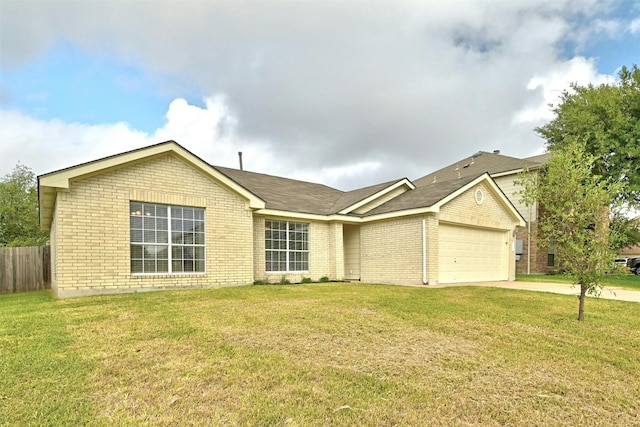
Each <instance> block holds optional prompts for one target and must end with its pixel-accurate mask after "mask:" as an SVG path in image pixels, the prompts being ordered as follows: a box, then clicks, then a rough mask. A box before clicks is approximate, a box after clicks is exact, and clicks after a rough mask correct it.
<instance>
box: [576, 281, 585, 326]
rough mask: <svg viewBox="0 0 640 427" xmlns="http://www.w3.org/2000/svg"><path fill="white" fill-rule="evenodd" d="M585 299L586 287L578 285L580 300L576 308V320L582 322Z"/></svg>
mask: <svg viewBox="0 0 640 427" xmlns="http://www.w3.org/2000/svg"><path fill="white" fill-rule="evenodd" d="M586 298H587V287H586V286H585V285H580V296H579V297H578V299H579V300H580V304H579V306H578V320H579V321H582V320H584V300H585V299H586Z"/></svg>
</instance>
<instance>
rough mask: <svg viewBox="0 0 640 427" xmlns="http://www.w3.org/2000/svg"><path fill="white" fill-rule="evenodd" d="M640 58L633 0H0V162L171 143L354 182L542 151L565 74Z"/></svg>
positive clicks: (604, 73) (37, 165) (3, 169)
mask: <svg viewBox="0 0 640 427" xmlns="http://www.w3.org/2000/svg"><path fill="white" fill-rule="evenodd" d="M633 64H638V65H640V1H637V0H633V1H630V0H617V1H608V0H485V1H481V0H478V1H472V0H446V1H445V0H442V1H402V0H399V1H398V0H396V1H380V0H378V1H339V2H338V1H293V0H288V1H270V0H266V1H260V2H258V1H195V0H194V1H183V2H179V1H149V0H147V1H142V0H141V1H127V0H112V1H95V0H94V1H64V0H56V1H35V0H19V1H14V0H0V176H4V175H6V174H7V173H9V172H11V170H12V169H13V168H14V166H15V165H16V164H17V163H18V162H20V163H22V164H23V165H26V166H28V167H29V168H31V169H32V170H33V171H34V172H35V173H36V174H38V175H39V174H44V173H48V172H52V171H55V170H59V169H62V168H65V167H69V166H73V165H76V164H79V163H82V162H87V161H91V160H95V159H98V158H101V157H106V156H110V155H113V154H118V153H121V152H125V151H129V150H133V149H137V148H140V147H145V146H149V145H152V144H156V143H159V142H163V141H166V140H175V141H176V142H178V143H179V144H181V145H182V146H184V147H185V148H186V149H188V150H190V151H191V152H193V153H194V154H196V155H197V156H199V157H201V158H202V159H204V160H205V161H207V162H208V163H210V164H213V165H219V166H227V167H238V152H239V151H242V152H243V164H244V169H245V170H250V171H254V172H260V173H266V174H271V175H279V176H284V177H288V178H294V179H302V180H307V181H312V182H319V183H322V184H326V185H329V186H331V187H335V188H338V189H341V190H351V189H355V188H360V187H364V186H368V185H373V184H377V183H381V182H386V181H389V180H393V179H398V178H404V177H406V178H409V179H416V178H419V177H421V176H423V175H426V174H428V173H430V172H433V171H435V170H437V169H440V168H441V167H443V166H446V165H448V164H451V163H454V162H456V161H457V160H461V159H464V158H466V157H469V156H471V155H472V154H473V153H476V152H477V151H481V150H482V151H493V150H500V151H501V153H502V154H504V155H508V156H513V157H528V156H533V155H537V154H541V153H543V152H544V151H545V141H544V140H542V139H541V138H540V137H539V136H537V135H536V133H535V131H534V129H535V128H536V127H537V126H541V125H544V124H545V123H546V122H548V121H549V120H551V119H553V113H552V111H551V108H550V106H549V105H550V104H551V105H552V104H554V103H557V101H558V97H559V95H560V94H561V93H562V91H563V90H565V89H568V88H569V85H570V84H571V83H578V84H580V85H586V84H589V83H592V84H596V85H597V84H602V83H606V82H613V81H615V78H616V76H617V72H618V70H619V69H620V67H621V66H623V65H626V66H627V67H630V66H632V65H633Z"/></svg>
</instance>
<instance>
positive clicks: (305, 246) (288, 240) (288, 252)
mask: <svg viewBox="0 0 640 427" xmlns="http://www.w3.org/2000/svg"><path fill="white" fill-rule="evenodd" d="M274 224H277V225H279V227H278V230H282V225H283V224H284V233H285V235H284V239H274V236H273V231H272V230H273V225H274ZM269 233H272V234H271V235H269ZM297 233H298V234H300V233H301V234H302V236H301V237H302V239H298V240H296V239H295V237H296V234H297ZM269 242H271V244H269ZM275 242H281V243H284V247H275V246H282V244H281V243H280V244H275ZM264 243H265V271H266V272H267V273H306V272H309V223H307V222H296V221H284V220H278V219H266V220H265V238H264ZM296 244H297V246H298V247H295V246H296ZM275 253H279V254H284V261H278V259H275V260H274V257H273V256H272V255H273V254H275ZM300 255H302V256H303V257H304V258H306V259H304V260H298V259H295V258H296V257H297V256H300ZM276 258H277V257H276ZM282 262H284V265H285V269H284V270H282V269H275V270H274V269H273V266H274V265H278V264H281V263H282ZM298 263H302V264H303V266H304V267H306V268H303V269H295V268H292V267H293V266H294V265H295V264H298ZM304 264H306V265H304ZM270 266H271V268H270Z"/></svg>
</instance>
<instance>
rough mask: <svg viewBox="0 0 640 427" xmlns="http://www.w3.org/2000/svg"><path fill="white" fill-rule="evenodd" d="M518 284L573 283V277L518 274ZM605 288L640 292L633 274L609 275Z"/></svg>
mask: <svg viewBox="0 0 640 427" xmlns="http://www.w3.org/2000/svg"><path fill="white" fill-rule="evenodd" d="M516 280H517V281H519V282H547V283H573V282H574V280H573V277H572V276H570V275H568V274H518V275H517V277H516ZM603 285H604V286H605V287H613V288H624V289H631V290H637V291H640V275H635V274H611V275H607V276H605V278H604V282H603Z"/></svg>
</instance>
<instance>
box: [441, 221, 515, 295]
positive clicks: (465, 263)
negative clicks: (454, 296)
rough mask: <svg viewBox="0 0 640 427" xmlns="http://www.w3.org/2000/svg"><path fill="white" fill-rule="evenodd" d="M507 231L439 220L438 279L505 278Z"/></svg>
mask: <svg viewBox="0 0 640 427" xmlns="http://www.w3.org/2000/svg"><path fill="white" fill-rule="evenodd" d="M507 233H508V232H507V231H495V230H486V229H479V228H470V227H461V226H454V225H446V224H441V225H440V230H439V240H440V242H439V247H438V251H439V254H438V255H439V270H440V280H439V281H440V283H455V282H480V281H494V280H507V279H508V275H509V270H508V265H509V240H508V238H509V236H508V234H507Z"/></svg>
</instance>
